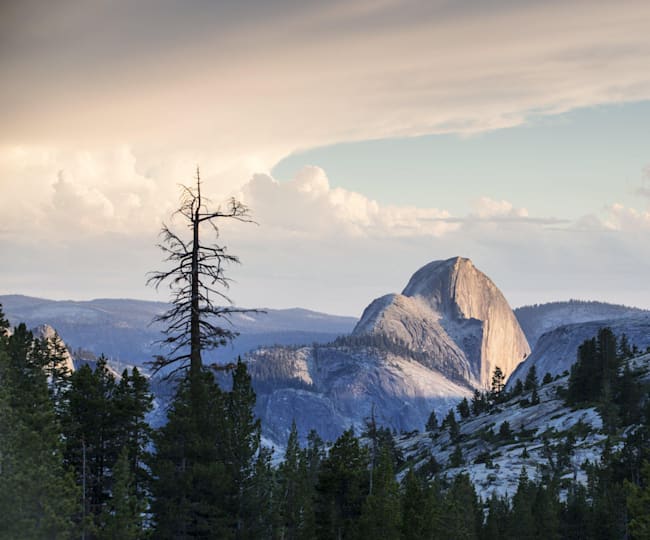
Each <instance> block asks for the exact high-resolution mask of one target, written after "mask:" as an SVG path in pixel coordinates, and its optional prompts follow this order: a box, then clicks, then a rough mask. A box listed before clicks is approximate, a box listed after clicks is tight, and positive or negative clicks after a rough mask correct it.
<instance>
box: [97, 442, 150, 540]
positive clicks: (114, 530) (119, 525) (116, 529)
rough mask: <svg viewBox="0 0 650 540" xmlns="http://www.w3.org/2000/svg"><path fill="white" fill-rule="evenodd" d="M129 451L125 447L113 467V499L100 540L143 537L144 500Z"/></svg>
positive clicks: (106, 513)
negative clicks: (141, 496)
mask: <svg viewBox="0 0 650 540" xmlns="http://www.w3.org/2000/svg"><path fill="white" fill-rule="evenodd" d="M130 461H131V460H130V457H129V450H128V448H127V447H126V446H125V447H124V448H123V449H122V451H121V452H120V455H119V457H118V459H117V462H116V464H115V466H114V467H113V487H112V490H111V498H110V501H109V502H108V504H107V505H106V506H105V507H104V510H103V513H102V516H101V517H100V521H101V524H102V525H101V529H100V530H99V532H98V535H97V536H98V539H99V540H137V539H138V538H141V537H142V534H143V531H142V517H143V514H144V512H145V510H146V505H145V504H144V499H142V498H140V497H138V495H137V493H136V487H135V475H134V474H133V471H132V470H131V464H130Z"/></svg>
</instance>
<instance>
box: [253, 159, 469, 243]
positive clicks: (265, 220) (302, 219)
mask: <svg viewBox="0 0 650 540" xmlns="http://www.w3.org/2000/svg"><path fill="white" fill-rule="evenodd" d="M241 198H242V200H243V201H244V202H245V203H246V204H247V205H248V206H250V207H251V208H252V209H253V210H254V212H255V215H256V220H257V221H258V222H259V223H260V225H261V226H262V227H267V228H270V229H271V230H281V231H282V234H290V235H292V236H313V237H336V236H337V235H344V237H345V236H362V237H368V236H376V237H385V236H388V237H404V236H440V235H442V234H445V233H446V232H448V231H451V230H455V229H457V228H458V224H456V223H447V222H445V221H444V220H445V219H446V218H448V217H449V213H448V212H446V211H444V210H439V209H436V208H415V207H399V206H381V205H379V204H378V203H377V202H376V201H374V200H372V199H369V198H368V197H365V196H364V195H362V194H360V193H355V192H352V191H348V190H345V189H342V188H338V187H337V188H332V187H331V186H330V184H329V180H328V179H327V176H326V174H325V171H323V170H322V169H321V168H319V167H305V168H303V169H302V170H301V171H299V172H298V174H297V175H296V176H295V178H293V179H292V180H290V181H288V182H278V181H276V180H275V179H274V178H272V177H271V176H269V175H263V174H258V175H255V176H254V177H253V179H252V180H251V181H250V182H248V183H247V184H246V185H245V186H244V187H243V188H242V191H241Z"/></svg>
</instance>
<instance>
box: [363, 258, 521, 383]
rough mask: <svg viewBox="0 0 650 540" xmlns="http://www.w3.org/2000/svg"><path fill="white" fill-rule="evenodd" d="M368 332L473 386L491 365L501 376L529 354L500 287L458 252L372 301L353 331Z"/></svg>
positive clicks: (488, 376) (484, 380)
mask: <svg viewBox="0 0 650 540" xmlns="http://www.w3.org/2000/svg"><path fill="white" fill-rule="evenodd" d="M373 334H383V335H386V336H388V337H389V338H391V339H392V340H395V341H398V342H400V343H403V344H405V345H406V346H407V347H408V348H409V349H410V350H412V351H415V352H418V353H424V355H425V356H426V358H425V359H424V361H423V363H424V364H425V365H427V367H430V368H434V369H437V370H439V371H441V372H442V373H444V374H445V375H447V376H451V377H453V378H460V379H463V380H464V381H466V382H467V383H469V384H470V385H472V386H478V387H488V386H489V384H490V379H491V376H492V372H493V371H494V368H495V367H496V366H499V367H500V368H501V370H502V371H503V372H504V374H505V375H506V377H507V376H508V375H510V373H512V371H513V370H514V369H515V368H516V367H517V365H518V364H519V363H520V362H521V361H522V360H523V359H524V358H526V357H527V356H528V355H529V354H530V347H529V346H528V342H527V341H526V337H525V336H524V333H523V332H522V330H521V328H520V326H519V323H518V322H517V319H516V318H515V316H514V314H513V312H512V310H511V309H510V306H509V305H508V302H507V301H506V299H505V298H504V296H503V294H502V293H501V291H499V289H498V288H497V287H496V285H495V284H494V283H493V282H492V281H491V280H490V279H489V278H488V277H487V276H486V275H485V274H483V273H482V272H481V271H480V270H478V269H477V268H476V267H475V266H474V265H473V264H472V262H471V261H470V260H469V259H464V258H461V257H455V258H453V259H448V260H446V261H434V262H431V263H429V264H427V265H426V266H423V267H422V268H420V270H418V271H417V272H416V273H415V274H413V276H412V277H411V279H410V281H409V282H408V284H407V285H406V287H405V288H404V290H403V291H402V294H391V295H387V296H384V297H381V298H379V299H377V300H375V301H374V302H372V303H371V304H370V305H369V306H368V308H366V310H365V311H364V313H363V316H362V317H361V320H360V321H359V323H358V324H357V326H356V327H355V329H354V331H353V335H373Z"/></svg>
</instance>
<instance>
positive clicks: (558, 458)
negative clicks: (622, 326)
mask: <svg viewBox="0 0 650 540" xmlns="http://www.w3.org/2000/svg"><path fill="white" fill-rule="evenodd" d="M590 337H593V336H590ZM630 366H631V368H632V369H634V370H638V373H639V375H638V377H639V380H641V381H643V382H644V384H646V385H647V384H648V383H650V354H646V355H642V356H639V357H637V358H634V359H633V360H631V361H630ZM567 382H568V377H567V376H562V377H559V378H558V379H556V380H554V381H553V382H551V383H548V384H545V385H542V386H541V387H540V389H539V398H540V402H539V403H538V404H536V405H527V406H522V404H521V401H522V399H524V398H530V397H531V396H530V394H527V395H523V396H517V397H516V398H513V399H511V400H510V401H507V402H505V403H502V404H499V405H498V406H497V407H496V408H495V409H494V410H492V411H490V412H485V413H482V414H480V415H478V416H471V417H469V418H467V419H465V420H459V431H460V436H459V438H458V442H457V443H455V442H453V441H452V440H451V438H450V433H449V430H448V429H447V428H443V429H437V430H434V431H432V432H421V433H415V434H405V435H402V436H401V437H399V438H398V441H397V444H398V447H399V448H400V449H401V450H402V452H403V454H404V456H405V458H406V464H405V465H404V466H403V468H402V472H401V474H400V476H403V475H404V474H406V471H407V470H408V468H409V467H414V468H416V469H423V470H425V471H431V472H433V471H438V473H439V474H442V475H447V476H449V477H452V476H454V475H456V474H459V473H467V474H469V476H470V478H471V480H472V482H473V484H474V487H475V488H476V490H477V492H478V494H479V496H481V498H483V499H484V500H487V499H488V498H489V497H490V495H491V494H492V493H493V492H496V493H497V494H499V495H503V494H506V493H507V494H508V495H510V496H512V495H514V493H515V492H516V490H517V483H518V479H519V475H520V474H521V470H522V468H525V469H526V471H527V474H528V476H529V478H532V479H539V478H540V477H541V475H542V474H543V472H544V471H545V470H546V471H548V470H549V469H551V470H555V471H556V472H558V473H559V475H560V476H561V478H563V479H566V480H572V479H574V478H575V479H577V480H578V481H580V482H583V483H584V482H586V472H585V469H584V464H585V462H587V461H590V462H591V463H595V462H598V461H599V459H600V455H601V453H602V449H603V446H604V444H605V440H606V439H607V434H606V433H604V432H603V430H602V427H603V423H602V419H601V417H600V415H599V413H598V412H597V410H596V409H595V408H593V407H591V408H580V409H573V408H571V407H568V406H567V405H565V403H564V400H563V399H562V398H560V397H559V396H558V390H559V391H560V392H559V393H560V394H561V393H562V389H563V388H566V386H567ZM504 422H507V423H508V425H509V427H510V431H511V432H510V434H509V435H508V436H503V435H500V434H499V432H500V429H501V426H502V424H503V423H504ZM457 446H458V447H459V448H460V450H461V455H462V460H463V464H461V465H458V464H456V463H452V461H453V460H452V454H453V452H454V451H455V450H456V448H457Z"/></svg>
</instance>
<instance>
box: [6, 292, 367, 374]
mask: <svg viewBox="0 0 650 540" xmlns="http://www.w3.org/2000/svg"><path fill="white" fill-rule="evenodd" d="M0 304H2V305H3V308H4V311H5V313H6V314H7V317H8V318H9V321H10V322H11V323H12V324H16V323H18V322H25V323H26V324H27V325H28V326H29V327H30V328H31V327H36V326H40V325H42V324H49V325H50V326H52V327H54V328H55V329H56V330H57V332H58V333H59V335H60V336H61V337H62V338H63V340H64V341H65V342H66V344H67V345H68V347H69V348H70V349H71V350H73V351H76V350H78V349H80V348H81V349H84V350H86V351H89V352H91V353H93V354H95V355H99V354H101V353H103V354H105V355H106V356H108V357H109V358H111V359H112V360H113V361H114V363H116V364H133V365H142V364H143V363H145V362H148V361H149V360H151V359H152V357H153V356H154V355H156V354H159V353H160V348H159V346H158V344H157V341H158V340H159V339H160V338H161V327H160V325H158V324H151V321H152V319H153V318H154V317H155V316H156V315H158V314H160V313H162V312H164V311H165V310H166V309H168V308H169V305H168V304H165V303H162V302H148V301H142V300H129V299H97V300H89V301H82V302H78V301H72V300H61V301H56V300H46V299H43V298H34V297H29V296H22V295H6V296H0ZM355 323H356V319H354V318H353V317H340V316H335V315H327V314H324V313H317V312H314V311H309V310H306V309H298V308H296V309H269V310H266V313H239V314H235V315H233V317H232V324H233V328H234V329H235V330H236V331H238V332H240V336H239V337H238V338H237V339H236V340H235V341H234V342H233V344H232V346H229V347H223V348H221V349H217V350H216V351H215V352H214V353H211V355H210V356H209V361H216V362H219V361H221V362H230V361H231V360H232V359H233V358H235V357H236V356H237V355H243V354H244V353H246V352H247V351H249V350H251V349H255V348H257V347H260V346H268V345H275V344H278V345H297V344H301V345H303V344H311V343H313V342H322V341H331V340H332V339H334V338H335V337H337V336H339V335H342V334H348V333H349V332H350V331H351V330H352V328H353V327H354V324H355Z"/></svg>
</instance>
